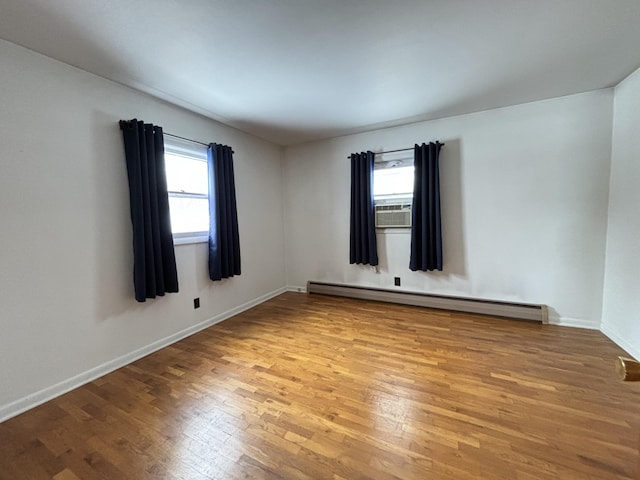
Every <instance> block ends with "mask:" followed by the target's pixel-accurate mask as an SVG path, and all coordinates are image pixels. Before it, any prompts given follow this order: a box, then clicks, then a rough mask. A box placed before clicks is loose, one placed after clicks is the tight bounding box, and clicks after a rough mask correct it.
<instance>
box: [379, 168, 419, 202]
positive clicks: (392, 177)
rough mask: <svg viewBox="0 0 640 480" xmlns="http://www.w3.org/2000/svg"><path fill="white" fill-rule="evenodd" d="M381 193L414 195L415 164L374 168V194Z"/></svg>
mask: <svg viewBox="0 0 640 480" xmlns="http://www.w3.org/2000/svg"><path fill="white" fill-rule="evenodd" d="M380 195H404V196H409V197H410V196H411V195H413V165H412V166H410V167H391V168H385V169H380V170H374V172H373V196H374V197H378V196H380Z"/></svg>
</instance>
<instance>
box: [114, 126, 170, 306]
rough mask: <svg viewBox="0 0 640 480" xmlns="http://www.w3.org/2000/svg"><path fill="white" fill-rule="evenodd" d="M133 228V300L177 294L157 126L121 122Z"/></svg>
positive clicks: (162, 153) (160, 135) (165, 183)
mask: <svg viewBox="0 0 640 480" xmlns="http://www.w3.org/2000/svg"><path fill="white" fill-rule="evenodd" d="M120 129H121V130H122V136H123V139H124V149H125V157H126V162H127V174H128V178H129V201H130V207H131V223H132V226H133V283H134V293H135V299H136V300H137V301H138V302H144V301H146V299H147V298H155V297H156V296H163V295H164V294H165V293H169V292H177V291H178V272H177V269H176V258H175V252H174V250H173V235H172V232H171V217H170V215H169V196H168V194H167V178H166V172H165V166H164V139H163V134H162V128H161V127H157V126H154V125H151V124H148V123H144V122H142V121H138V120H136V119H133V120H129V121H126V120H122V121H120Z"/></svg>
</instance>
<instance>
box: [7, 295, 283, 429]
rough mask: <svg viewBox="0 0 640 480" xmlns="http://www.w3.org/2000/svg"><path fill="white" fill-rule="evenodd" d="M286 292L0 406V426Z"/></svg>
mask: <svg viewBox="0 0 640 480" xmlns="http://www.w3.org/2000/svg"><path fill="white" fill-rule="evenodd" d="M288 290H289V289H288V288H287V287H282V288H279V289H277V290H274V291H273V292H270V293H267V294H266V295H262V296H260V297H257V298H254V299H253V300H250V301H248V302H246V303H243V304H242V305H239V306H237V307H234V308H232V309H230V310H227V311H226V312H222V313H219V314H218V315H215V316H214V317H211V318H209V319H207V320H204V321H202V322H200V323H197V324H195V325H192V326H191V327H189V328H186V329H184V330H181V331H179V332H177V333H174V334H173V335H169V336H168V337H165V338H163V339H161V340H158V341H156V342H153V343H151V344H149V345H146V346H144V347H141V348H138V349H137V350H134V351H132V352H129V353H127V354H125V355H122V356H120V357H118V358H115V359H113V360H110V361H108V362H106V363H103V364H102V365H99V366H97V367H95V368H92V369H90V370H87V371H85V372H82V373H80V374H78V375H76V376H74V377H71V378H68V379H67V380H63V381H62V382H59V383H56V384H55V385H51V386H50V387H47V388H44V389H42V390H40V391H38V392H35V393H32V394H30V395H27V396H26V397H23V398H20V399H18V400H15V401H13V402H11V403H8V404H6V405H0V423H1V422H4V421H5V420H8V419H9V418H12V417H15V416H16V415H19V414H21V413H23V412H26V411H27V410H30V409H32V408H34V407H37V406H38V405H41V404H43V403H45V402H48V401H49V400H52V399H54V398H56V397H59V396H60V395H63V394H65V393H67V392H70V391H71V390H74V389H76V388H78V387H80V386H82V385H85V384H87V383H89V382H92V381H93V380H95V379H97V378H100V377H102V376H104V375H106V374H108V373H111V372H113V371H114V370H117V369H119V368H122V367H124V366H125V365H129V364H130V363H132V362H134V361H136V360H139V359H140V358H142V357H146V356H147V355H149V354H151V353H153V352H156V351H158V350H160V349H162V348H164V347H167V346H169V345H171V344H173V343H176V342H178V341H180V340H182V339H183V338H186V337H189V336H191V335H193V334H194V333H198V332H199V331H201V330H204V329H205V328H208V327H210V326H212V325H215V324H216V323H220V322H222V321H223V320H226V319H228V318H231V317H233V316H234V315H237V314H239V313H242V312H244V311H245V310H249V309H250V308H253V307H255V306H256V305H259V304H261V303H263V302H266V301H267V300H270V299H272V298H274V297H277V296H278V295H280V294H281V293H284V292H286V291H288Z"/></svg>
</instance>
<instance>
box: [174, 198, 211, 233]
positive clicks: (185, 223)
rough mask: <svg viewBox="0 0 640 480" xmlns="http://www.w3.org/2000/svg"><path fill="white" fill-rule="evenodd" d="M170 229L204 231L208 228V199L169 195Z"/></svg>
mask: <svg viewBox="0 0 640 480" xmlns="http://www.w3.org/2000/svg"><path fill="white" fill-rule="evenodd" d="M169 209H170V210H171V230H172V231H173V233H190V232H206V231H208V230H209V200H208V199H206V198H183V197H172V196H171V195H169Z"/></svg>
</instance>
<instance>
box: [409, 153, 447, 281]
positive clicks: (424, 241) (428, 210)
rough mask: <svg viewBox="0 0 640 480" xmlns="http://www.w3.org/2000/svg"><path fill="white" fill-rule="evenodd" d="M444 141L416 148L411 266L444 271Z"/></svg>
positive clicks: (411, 267)
mask: <svg viewBox="0 0 640 480" xmlns="http://www.w3.org/2000/svg"><path fill="white" fill-rule="evenodd" d="M441 147H442V144H441V143H438V142H436V143H433V142H431V143H429V144H428V145H426V144H424V143H423V144H422V145H420V146H418V145H416V146H415V148H414V167H415V173H414V185H413V206H412V209H411V259H410V261H409V268H410V269H411V270H413V271H416V270H422V271H427V270H442V231H441V225H440V178H439V177H440V174H439V166H438V157H439V156H440V148H441Z"/></svg>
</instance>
